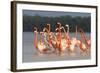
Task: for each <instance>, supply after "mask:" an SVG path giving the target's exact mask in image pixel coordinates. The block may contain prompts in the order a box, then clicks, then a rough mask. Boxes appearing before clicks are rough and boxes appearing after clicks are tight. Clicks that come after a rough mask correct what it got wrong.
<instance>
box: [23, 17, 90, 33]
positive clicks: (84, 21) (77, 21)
mask: <svg viewBox="0 0 100 73" xmlns="http://www.w3.org/2000/svg"><path fill="white" fill-rule="evenodd" d="M57 22H60V23H61V24H62V26H65V25H66V24H68V25H69V27H70V32H74V31H75V27H76V26H77V27H78V28H82V29H83V30H84V31H85V32H90V31H91V17H90V16H87V17H81V16H76V17H72V16H69V15H66V16H59V17H47V16H39V15H36V16H28V15H24V16H23V31H24V32H32V31H33V27H37V28H38V31H42V30H43V28H44V27H45V26H46V24H47V23H50V24H51V31H53V32H55V28H56V23H57Z"/></svg>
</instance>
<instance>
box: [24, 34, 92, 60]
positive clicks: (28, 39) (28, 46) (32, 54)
mask: <svg viewBox="0 0 100 73" xmlns="http://www.w3.org/2000/svg"><path fill="white" fill-rule="evenodd" d="M74 35H75V34H74V33H70V36H71V37H73V36H74ZM86 35H87V36H90V33H86ZM33 38H34V34H33V33H32V32H24V33H23V53H22V55H23V59H22V61H23V62H41V61H61V60H82V59H90V58H91V55H90V53H88V54H87V55H86V56H83V55H80V51H79V48H75V56H71V55H69V54H68V52H67V51H66V52H65V53H64V55H63V56H59V55H57V54H55V53H52V54H43V55H38V53H37V50H36V48H35V47H34V45H33ZM79 38H80V35H79V34H78V36H77V39H79Z"/></svg>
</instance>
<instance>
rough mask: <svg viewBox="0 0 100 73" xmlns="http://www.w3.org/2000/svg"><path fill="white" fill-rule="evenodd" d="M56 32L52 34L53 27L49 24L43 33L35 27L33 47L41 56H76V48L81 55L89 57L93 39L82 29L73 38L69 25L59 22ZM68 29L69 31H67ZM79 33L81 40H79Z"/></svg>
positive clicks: (77, 30)
mask: <svg viewBox="0 0 100 73" xmlns="http://www.w3.org/2000/svg"><path fill="white" fill-rule="evenodd" d="M57 25H58V26H57V27H56V29H55V32H51V25H50V24H47V26H48V28H47V27H44V28H43V31H41V32H38V29H37V28H36V27H34V40H33V42H34V43H33V45H34V46H35V48H36V49H37V52H38V53H39V54H52V53H54V54H58V55H64V54H66V53H68V54H69V55H75V50H76V48H79V51H80V54H82V55H87V54H88V52H89V51H90V48H91V39H90V38H88V37H87V36H86V34H85V32H84V31H83V30H82V29H77V26H76V31H75V36H74V37H71V36H70V33H69V25H67V24H66V25H65V26H62V24H61V23H60V22H57ZM65 28H67V31H66V30H65ZM78 32H79V33H80V38H77V34H78Z"/></svg>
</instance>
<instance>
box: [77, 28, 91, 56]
mask: <svg viewBox="0 0 100 73" xmlns="http://www.w3.org/2000/svg"><path fill="white" fill-rule="evenodd" d="M80 31H81V32H80V33H81V39H80V40H78V41H77V44H78V46H79V48H80V51H81V54H82V55H86V54H87V52H88V51H89V49H88V48H90V44H91V41H90V39H89V40H87V38H86V35H85V33H84V32H83V30H82V29H80ZM82 40H84V41H85V42H83V41H82Z"/></svg>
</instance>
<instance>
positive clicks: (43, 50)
mask: <svg viewBox="0 0 100 73" xmlns="http://www.w3.org/2000/svg"><path fill="white" fill-rule="evenodd" d="M34 29H35V31H34V46H35V48H36V49H37V50H38V52H39V53H40V54H43V53H46V52H47V48H46V45H45V44H44V43H43V41H42V32H40V39H39V40H38V31H37V28H36V27H34Z"/></svg>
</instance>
